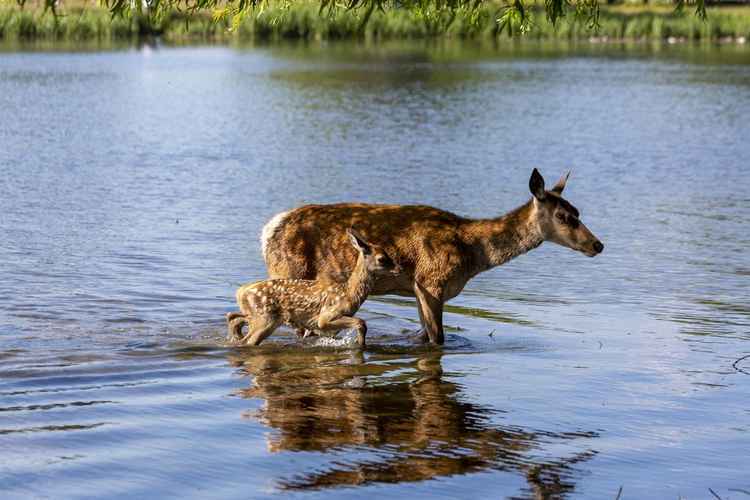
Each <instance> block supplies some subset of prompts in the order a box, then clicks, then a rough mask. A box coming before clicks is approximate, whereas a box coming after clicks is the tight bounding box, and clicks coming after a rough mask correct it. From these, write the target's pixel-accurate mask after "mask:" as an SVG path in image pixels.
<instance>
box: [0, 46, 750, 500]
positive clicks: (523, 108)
mask: <svg viewBox="0 0 750 500" xmlns="http://www.w3.org/2000/svg"><path fill="white" fill-rule="evenodd" d="M749 61H750V52H748V51H747V49H742V48H735V47H720V48H716V47H714V48H690V47H682V48H660V49H659V50H656V51H653V50H646V49H637V50H635V51H623V50H621V49H620V48H619V47H616V46H604V47H593V46H591V47H584V48H568V49H564V50H557V49H551V50H546V49H545V50H542V49H541V48H539V50H536V49H533V50H521V49H518V48H517V49H516V50H515V51H513V50H511V51H496V50H494V49H493V48H491V47H490V48H488V47H484V48H481V50H479V49H477V48H476V47H471V46H460V45H443V46H429V47H427V46H418V45H414V46H386V47H379V46H378V47H369V48H367V47H364V48H363V47H355V46H350V45H332V46H326V47H318V46H287V47H282V46H276V47H265V48H263V47H261V48H181V49H158V50H154V49H148V48H145V49H143V50H140V51H138V50H123V51H117V52H91V53H72V52H71V53H49V52H7V53H3V54H2V55H1V56H0V146H1V147H0V234H2V238H1V239H0V262H2V273H1V274H0V450H1V451H0V457H1V458H2V459H1V460H0V485H1V486H2V490H3V498H39V497H66V498H83V497H125V496H129V497H130V496H132V497H147V496H160V497H175V498H177V497H179V498H185V497H205V496H208V495H210V496H215V497H226V498H234V497H236V498H255V497H268V496H279V495H280V494H294V495H299V496H304V497H325V498H332V497H337V498H348V497H350V496H352V495H354V494H371V495H378V496H381V497H387V498H390V497H402V496H404V495H409V496H410V497H412V498H433V497H445V498H466V497H469V496H471V497H475V498H499V497H513V498H594V499H598V498H614V497H615V496H616V495H617V493H618V490H619V489H620V487H622V496H621V498H633V499H644V498H656V499H661V498H675V499H676V498H680V497H682V498H711V492H710V491H709V488H711V489H712V490H713V491H714V492H716V493H717V494H718V495H720V496H721V498H724V499H727V498H740V499H741V498H748V497H750V473H749V472H748V465H747V459H748V450H750V425H749V424H748V422H750V376H749V375H750V359H744V360H740V358H741V357H743V356H747V355H748V354H750V301H748V296H749V295H750V294H748V279H749V277H750V258H749V257H748V250H750V239H749V237H748V232H747V230H748V225H747V221H748V217H749V216H750V194H748V190H747V186H748V181H747V179H748V177H749V176H750V146H748V140H747V124H746V119H747V113H748V111H749V110H750V65H747V64H746V63H747V62H749ZM533 167H538V168H540V170H541V171H542V173H543V174H544V175H545V176H546V178H547V181H548V182H549V183H552V182H554V180H555V179H556V178H557V177H558V176H559V175H560V174H562V173H563V171H565V170H566V169H568V168H572V169H573V174H572V176H571V179H570V181H569V183H568V187H567V189H566V196H567V198H568V199H569V200H571V201H572V202H573V203H574V204H575V205H576V206H577V207H578V208H579V210H580V211H581V213H582V219H583V221H584V222H585V223H586V224H587V225H588V226H589V228H591V230H592V231H593V232H594V233H595V234H596V235H597V236H598V237H599V238H600V239H601V240H602V241H603V242H604V243H605V245H606V248H605V251H604V253H603V254H602V255H601V256H599V257H597V258H595V259H589V258H586V257H584V256H582V255H580V254H574V253H573V252H571V251H569V250H566V249H563V248H561V247H556V246H554V245H552V244H545V245H543V246H542V247H541V248H539V249H537V250H535V251H533V252H531V253H530V254H528V255H525V256H522V257H520V258H518V259H517V260H515V261H512V262H511V263H509V264H507V265H505V266H503V267H500V268H498V269H495V270H493V271H490V272H487V273H485V274H482V275H480V276H478V277H477V278H476V279H474V280H473V281H471V282H470V284H469V286H468V287H467V289H466V290H465V291H464V292H463V293H462V294H461V295H460V296H459V297H457V298H456V299H454V300H453V301H452V302H451V303H450V305H449V307H448V309H447V313H446V315H445V322H446V325H447V331H448V339H447V343H446V345H445V346H444V347H443V348H426V347H417V346H414V345H412V344H411V343H410V342H409V340H408V336H409V334H411V333H413V332H414V331H415V330H416V329H417V327H418V320H417V313H416V310H415V307H414V304H413V301H412V300H409V299H405V298H395V297H379V298H376V299H371V300H369V301H368V302H367V303H366V304H365V306H364V308H363V310H362V311H361V313H360V316H361V317H362V318H364V319H365V320H366V321H368V324H369V328H370V331H369V333H368V343H369V347H368V349H367V351H365V352H364V353H359V352H357V351H356V350H355V349H352V348H351V344H350V341H351V335H350V334H343V335H342V336H341V337H342V339H341V340H338V341H336V342H333V343H331V342H325V341H315V340H306V341H305V343H299V342H297V341H296V340H294V339H293V335H292V334H291V333H289V332H278V333H277V334H276V335H274V336H273V337H271V338H270V339H269V340H268V341H267V344H264V346H262V347H261V348H257V349H252V348H247V349H238V348H233V347H230V346H226V345H224V341H223V338H224V333H225V332H224V328H225V327H224V323H223V314H224V313H226V312H228V311H230V310H233V309H234V304H233V292H234V289H235V287H236V286H237V285H238V284H240V283H243V282H245V281H250V280H255V279H260V278H262V277H264V276H265V270H264V267H263V264H262V259H261V257H260V247H259V244H258V235H259V232H260V228H261V227H262V225H263V223H264V222H265V221H266V220H267V219H268V218H270V217H271V216H272V215H273V214H275V213H277V212H278V211H281V210H284V209H287V208H289V207H293V206H296V205H300V204H303V203H310V202H334V201H344V200H361V201H369V202H393V203H407V202H408V203H426V204H431V205H435V206H439V207H441V208H444V209H448V210H452V211H454V212H457V213H460V214H464V215H467V216H490V215H496V214H500V213H503V212H504V211H507V210H509V209H511V208H514V207H515V206H517V205H519V204H521V203H522V202H524V201H525V200H526V199H527V198H528V197H529V193H528V188H527V183H528V177H529V174H530V172H531V169H532V168H533ZM490 334H491V335H490ZM738 360H739V361H738ZM354 487H356V488H357V490H356V492H355V490H354V489H353V488H354Z"/></svg>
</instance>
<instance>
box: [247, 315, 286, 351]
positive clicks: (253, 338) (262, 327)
mask: <svg viewBox="0 0 750 500" xmlns="http://www.w3.org/2000/svg"><path fill="white" fill-rule="evenodd" d="M278 327H279V323H278V322H277V321H275V320H273V319H272V318H269V317H265V316H260V317H255V318H253V321H252V322H248V332H247V335H245V336H244V337H242V343H243V344H247V345H260V343H261V342H263V339H265V338H266V337H268V336H269V335H271V334H272V333H273V332H274V331H275V330H276V328H278Z"/></svg>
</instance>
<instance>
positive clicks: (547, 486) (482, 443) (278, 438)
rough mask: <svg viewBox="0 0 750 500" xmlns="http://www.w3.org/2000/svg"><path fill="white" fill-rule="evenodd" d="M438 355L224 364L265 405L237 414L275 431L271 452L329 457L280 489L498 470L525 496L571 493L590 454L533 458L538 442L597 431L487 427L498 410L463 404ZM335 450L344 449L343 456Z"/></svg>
mask: <svg viewBox="0 0 750 500" xmlns="http://www.w3.org/2000/svg"><path fill="white" fill-rule="evenodd" d="M269 347H270V346H269ZM443 355H444V354H443V352H441V351H422V352H417V353H415V352H409V353H405V352H402V353H393V352H390V353H389V352H385V351H381V352H368V353H367V358H365V356H364V355H363V354H362V353H359V352H358V353H352V352H343V351H333V352H331V351H329V352H316V353H311V352H309V350H305V349H302V350H299V349H291V350H289V351H287V352H283V351H282V352H279V351H278V350H277V351H276V352H271V351H267V350H254V351H241V352H234V353H233V354H232V355H230V361H231V362H232V364H233V365H235V366H237V367H238V368H240V369H241V370H242V371H243V372H244V373H246V374H247V375H249V376H251V377H252V379H253V380H252V385H251V386H250V387H248V388H247V389H243V390H241V391H240V395H241V396H243V397H247V398H261V399H262V400H264V405H263V406H262V408H261V409H260V410H258V411H256V412H252V413H248V414H246V416H247V417H248V418H255V419H258V420H259V421H260V422H261V423H263V424H264V425H267V426H269V427H271V428H272V429H273V430H274V431H276V432H275V433H272V434H271V435H270V436H269V438H268V449H269V451H270V452H272V453H277V452H284V451H308V452H330V453H332V454H333V453H335V458H334V457H333V455H332V457H331V462H330V463H329V465H328V468H325V469H320V467H317V468H315V469H313V470H308V471H301V472H300V473H299V474H296V475H294V476H293V477H287V478H280V479H279V480H278V482H277V486H278V487H279V488H280V489H282V490H305V489H322V488H329V487H336V486H351V485H359V484H367V483H377V482H381V483H397V482H408V481H424V480H428V479H433V478H438V477H441V476H451V475H457V474H468V473H472V472H480V471H485V470H498V471H506V472H511V473H515V474H520V475H522V477H524V478H525V481H526V483H527V486H526V487H525V488H524V491H523V496H524V497H529V498H562V497H564V496H565V495H566V493H569V492H571V491H573V490H574V488H575V478H576V477H577V476H579V475H580V474H581V472H580V471H576V470H575V468H574V466H575V464H576V463H579V462H582V461H585V460H588V459H589V458H591V457H592V456H593V455H594V454H595V452H594V451H593V450H591V449H588V448H585V447H584V446H582V445H581V446H578V447H575V448H577V451H572V452H570V453H569V455H568V456H566V457H563V458H560V457H555V458H549V457H547V458H535V456H537V457H538V456H539V455H541V454H543V453H544V446H545V444H550V443H554V444H557V445H559V443H561V442H568V441H571V440H574V439H576V438H592V437H596V434H595V433H588V432H574V433H553V432H545V431H539V430H526V429H523V428H520V427H517V426H504V425H498V424H496V423H493V422H492V416H493V415H494V416H497V415H498V414H499V413H502V412H501V411H499V410H495V409H492V408H489V407H486V406H480V405H477V404H475V403H471V402H468V401H467V400H468V397H467V396H466V394H464V393H462V389H463V387H462V386H461V385H460V384H457V383H454V382H450V381H448V379H451V378H454V377H451V376H450V375H451V374H444V373H443V369H442V363H441V358H442V356H443ZM556 448H557V446H556ZM563 448H565V447H563ZM582 449H583V451H581V450H582ZM342 451H343V452H350V453H348V454H345V458H344V457H343V456H342V454H341V452H342ZM368 451H371V452H373V453H369V452H368Z"/></svg>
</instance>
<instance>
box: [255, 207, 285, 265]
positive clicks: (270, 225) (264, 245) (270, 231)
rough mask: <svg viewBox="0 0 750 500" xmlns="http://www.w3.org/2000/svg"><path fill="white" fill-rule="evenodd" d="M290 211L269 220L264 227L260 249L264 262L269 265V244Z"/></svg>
mask: <svg viewBox="0 0 750 500" xmlns="http://www.w3.org/2000/svg"><path fill="white" fill-rule="evenodd" d="M289 212H290V210H287V211H286V212H281V213H278V214H276V215H274V216H273V217H272V218H271V220H269V221H268V222H267V223H266V225H265V226H263V231H262V232H261V233H260V249H261V251H262V252H263V260H265V261H266V263H268V257H267V256H266V252H267V251H268V242H269V241H270V240H271V238H273V235H274V233H276V230H277V229H278V228H279V226H280V225H281V223H282V222H284V219H285V218H286V216H287V215H289Z"/></svg>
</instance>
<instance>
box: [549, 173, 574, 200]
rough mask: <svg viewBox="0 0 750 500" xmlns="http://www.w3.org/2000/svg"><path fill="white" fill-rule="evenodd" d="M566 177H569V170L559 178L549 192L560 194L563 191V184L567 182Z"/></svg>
mask: <svg viewBox="0 0 750 500" xmlns="http://www.w3.org/2000/svg"><path fill="white" fill-rule="evenodd" d="M568 177H570V170H568V173H567V174H565V175H563V176H562V177H560V180H559V181H557V184H555V186H554V187H553V188H552V189H551V191H553V192H555V193H557V194H562V192H563V189H565V184H566V183H567V182H568Z"/></svg>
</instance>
